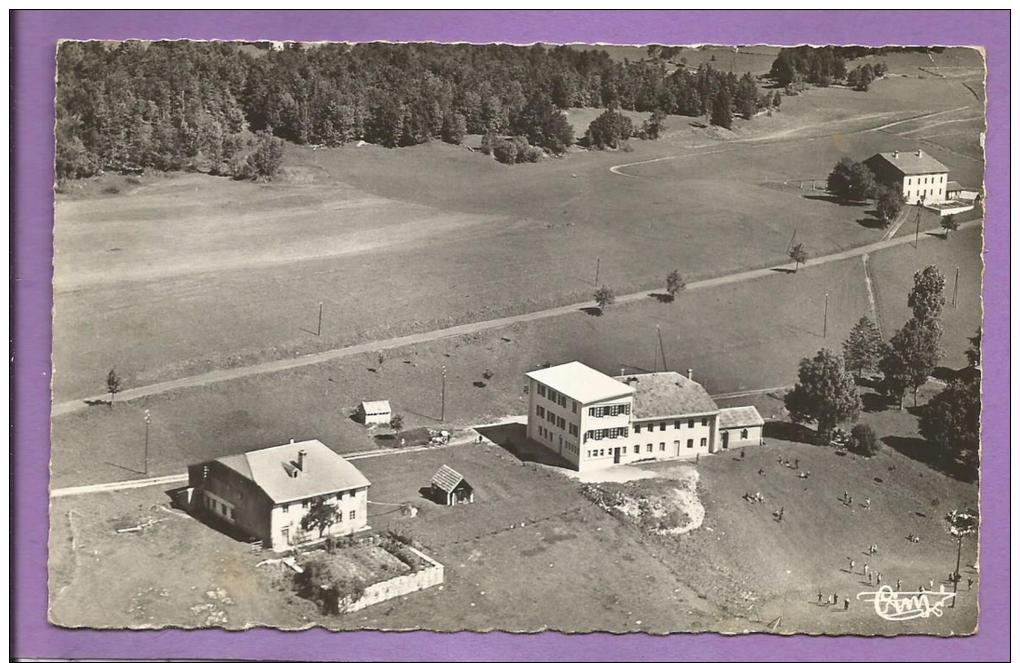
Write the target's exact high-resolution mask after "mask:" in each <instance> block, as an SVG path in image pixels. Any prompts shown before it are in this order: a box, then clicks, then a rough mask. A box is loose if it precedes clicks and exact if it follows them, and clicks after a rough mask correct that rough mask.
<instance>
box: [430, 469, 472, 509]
mask: <svg viewBox="0 0 1020 663" xmlns="http://www.w3.org/2000/svg"><path fill="white" fill-rule="evenodd" d="M432 495H433V497H434V498H435V500H436V501H437V502H439V503H441V504H446V505H447V506H454V505H455V504H471V503H472V502H474V501H475V489H474V488H472V487H471V484H469V483H468V482H467V480H466V479H465V478H464V475H463V474H461V473H460V472H458V471H457V470H455V469H453V468H452V467H449V466H448V465H443V466H442V467H440V468H439V470H438V471H437V472H436V473H435V474H434V475H432Z"/></svg>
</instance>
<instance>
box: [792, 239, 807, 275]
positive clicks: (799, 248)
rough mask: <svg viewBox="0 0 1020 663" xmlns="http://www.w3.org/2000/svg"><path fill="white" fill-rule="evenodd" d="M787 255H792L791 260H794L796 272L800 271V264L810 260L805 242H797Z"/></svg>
mask: <svg viewBox="0 0 1020 663" xmlns="http://www.w3.org/2000/svg"><path fill="white" fill-rule="evenodd" d="M787 255H788V256H790V260H792V261H793V265H794V267H793V271H794V272H799V271H800V266H801V265H803V264H804V263H806V262H807V261H808V252H807V249H805V248H804V245H803V244H797V245H796V246H794V247H792V248H791V249H790V251H789V253H787Z"/></svg>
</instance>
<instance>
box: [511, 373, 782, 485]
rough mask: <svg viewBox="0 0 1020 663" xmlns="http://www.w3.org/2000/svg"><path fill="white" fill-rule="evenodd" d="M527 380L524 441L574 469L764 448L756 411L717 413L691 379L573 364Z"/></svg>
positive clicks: (726, 410) (760, 424) (713, 402)
mask: <svg viewBox="0 0 1020 663" xmlns="http://www.w3.org/2000/svg"><path fill="white" fill-rule="evenodd" d="M527 377H528V437H529V438H531V439H532V440H535V441H537V442H539V443H541V444H542V445H544V446H545V447H547V448H549V449H551V450H552V451H554V452H555V453H557V454H558V455H560V456H561V457H562V458H564V459H565V460H566V461H567V462H568V463H570V465H571V466H572V467H573V468H574V469H576V470H578V471H584V470H588V469H597V468H601V467H607V466H610V465H616V464H621V463H633V462H636V461H639V460H663V459H670V458H694V457H695V456H697V455H699V454H710V453H716V452H719V451H722V450H724V449H733V448H736V447H744V446H752V445H758V444H761V439H762V428H763V427H764V425H765V421H764V420H763V419H762V418H761V415H759V414H758V410H757V409H756V408H754V407H738V408H720V407H719V406H718V405H717V404H716V403H715V401H714V400H712V397H711V396H709V395H708V392H706V391H705V388H704V387H702V386H701V385H700V384H698V383H697V382H695V381H694V380H693V379H692V377H693V376H692V375H691V374H690V373H688V375H687V376H686V377H685V376H683V375H680V374H679V373H675V372H662V373H642V374H637V375H622V376H619V377H610V376H608V375H605V374H604V373H600V372H599V371H596V370H595V369H593V368H590V367H588V366H585V365H584V364H582V363H580V362H576V361H574V362H570V363H568V364H561V365H559V366H552V367H550V368H544V369H541V370H537V371H532V372H530V373H528V374H527Z"/></svg>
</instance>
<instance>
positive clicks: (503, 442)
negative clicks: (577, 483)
mask: <svg viewBox="0 0 1020 663" xmlns="http://www.w3.org/2000/svg"><path fill="white" fill-rule="evenodd" d="M475 430H477V431H478V433H479V434H480V435H484V436H485V437H487V438H488V439H490V440H492V441H493V442H495V443H496V444H497V445H499V446H501V447H503V448H504V449H506V450H507V451H509V452H510V453H511V454H513V455H514V456H516V457H517V459H518V460H520V461H522V462H525V463H541V464H542V465H550V466H552V467H565V468H568V469H570V468H571V466H570V464H569V463H568V462H567V461H566V460H565V459H564V458H561V457H560V456H559V455H557V454H556V453H555V452H553V451H552V450H551V449H547V448H546V447H544V446H542V445H541V444H539V443H538V442H535V441H534V440H529V439H528V428H527V426H525V425H524V424H518V423H508V424H496V425H493V426H477V427H475Z"/></svg>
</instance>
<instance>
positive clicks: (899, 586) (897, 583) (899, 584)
mask: <svg viewBox="0 0 1020 663" xmlns="http://www.w3.org/2000/svg"><path fill="white" fill-rule="evenodd" d="M901 589H903V581H902V580H900V579H899V578H897V579H896V591H897V592H898V591H900V590H901Z"/></svg>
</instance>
